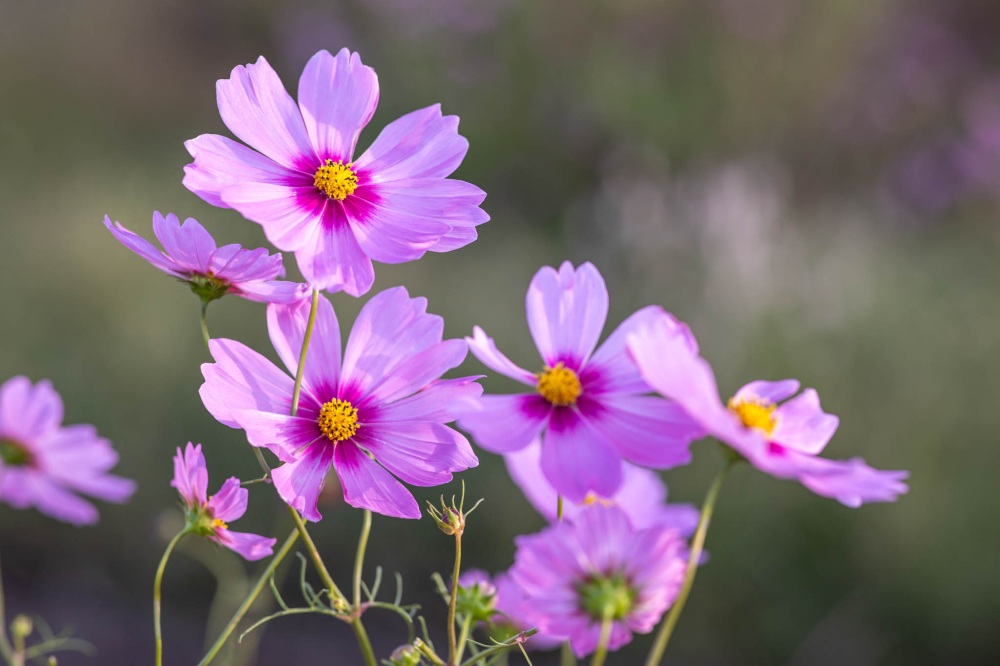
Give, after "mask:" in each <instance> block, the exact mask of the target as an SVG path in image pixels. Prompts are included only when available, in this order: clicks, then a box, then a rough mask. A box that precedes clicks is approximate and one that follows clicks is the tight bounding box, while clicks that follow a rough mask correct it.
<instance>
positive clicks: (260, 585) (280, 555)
mask: <svg viewBox="0 0 1000 666" xmlns="http://www.w3.org/2000/svg"><path fill="white" fill-rule="evenodd" d="M298 538H299V531H298V530H297V529H296V530H292V533H291V534H289V535H288V538H287V539H285V543H284V544H282V546H281V549H280V550H279V551H278V552H277V553H275V554H274V557H272V558H271V563H270V564H268V565H267V568H266V569H264V571H263V572H262V573H261V574H260V578H258V579H257V584H256V585H254V586H253V588H252V589H251V590H250V594H248V595H247V598H246V599H244V600H243V603H242V604H240V607H239V608H237V609H236V612H235V613H234V614H233V618H232V619H231V620H229V624H227V625H226V627H225V629H223V630H222V633H221V634H219V638H218V639H217V640H216V641H215V644H214V645H213V646H212V648H211V649H210V650H209V651H208V654H206V655H205V656H204V658H202V660H201V661H200V662H198V666H207V665H208V664H209V663H211V661H212V660H213V659H215V656H216V655H217V654H219V650H221V649H222V648H223V646H225V644H226V641H228V640H229V637H230V636H232V635H233V632H234V631H236V625H238V624H239V623H240V621H241V620H242V619H243V617H244V616H245V615H246V614H247V611H249V610H250V607H251V606H253V602H254V601H256V600H257V597H258V596H259V595H260V592H261V590H263V589H264V587H265V586H266V585H267V584H268V581H270V580H271V576H272V575H273V574H274V571H275V569H277V568H278V565H279V564H281V561H282V560H283V559H285V556H286V555H288V553H289V551H291V550H292V546H294V545H295V541H296V540H297V539H298Z"/></svg>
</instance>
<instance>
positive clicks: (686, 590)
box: [646, 458, 738, 666]
mask: <svg viewBox="0 0 1000 666" xmlns="http://www.w3.org/2000/svg"><path fill="white" fill-rule="evenodd" d="M737 460H738V458H730V459H729V460H727V461H726V466H725V467H723V468H722V470H721V471H720V472H719V473H718V474H717V475H716V477H715V480H714V481H712V485H711V486H710V487H709V489H708V494H707V495H705V501H704V503H702V505H701V516H699V518H698V528H697V529H696V530H695V533H694V539H693V540H692V542H691V555H690V556H689V557H688V563H687V573H685V575H684V584H683V585H682V586H681V591H680V594H678V595H677V601H675V602H674V606H673V608H671V609H670V613H668V614H667V617H666V619H664V620H663V623H662V624H661V625H660V630H659V631H658V632H657V633H656V640H655V641H654V642H653V648H652V649H651V650H650V651H649V656H648V657H646V666H658V665H659V663H660V662H661V661H662V660H663V652H664V651H665V650H666V649H667V643H669V642H670V636H671V635H672V634H673V633H674V627H676V626H677V621H678V620H679V619H680V617H681V612H682V611H683V610H684V604H685V603H687V598H688V595H689V594H691V587H692V586H693V585H694V576H695V573H697V571H698V561H699V560H701V552H702V550H704V548H705V537H706V535H707V534H708V525H709V523H711V522H712V512H713V511H714V510H715V502H716V500H718V499H719V491H720V490H721V489H722V482H723V481H725V480H726V475H727V474H728V473H729V470H730V469H731V468H732V466H733V464H734V463H735V462H736V461H737Z"/></svg>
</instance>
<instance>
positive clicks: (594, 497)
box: [580, 493, 615, 506]
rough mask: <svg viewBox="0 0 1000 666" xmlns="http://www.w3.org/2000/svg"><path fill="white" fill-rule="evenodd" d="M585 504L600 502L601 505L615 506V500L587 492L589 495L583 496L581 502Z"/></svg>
mask: <svg viewBox="0 0 1000 666" xmlns="http://www.w3.org/2000/svg"><path fill="white" fill-rule="evenodd" d="M580 504H582V505H583V506H594V505H595V504H600V505H601V506H615V501H614V500H612V499H608V498H606V497H601V496H600V495H596V494H594V493H587V496H586V497H584V498H583V501H582V502H580Z"/></svg>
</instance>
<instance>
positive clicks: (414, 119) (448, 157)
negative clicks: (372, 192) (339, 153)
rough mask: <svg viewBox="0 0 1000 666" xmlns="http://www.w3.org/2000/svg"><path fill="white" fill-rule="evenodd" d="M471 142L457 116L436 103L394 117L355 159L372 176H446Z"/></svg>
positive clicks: (384, 179)
mask: <svg viewBox="0 0 1000 666" xmlns="http://www.w3.org/2000/svg"><path fill="white" fill-rule="evenodd" d="M468 150H469V142H468V141H467V140H466V139H465V137H463V136H461V135H460V134H459V133H458V116H442V115H441V105H440V104H434V105H432V106H428V107H426V108H423V109H418V110H416V111H411V112H410V113H408V114H406V115H405V116H402V117H400V118H397V119H396V120H394V121H392V122H391V123H389V124H388V125H386V126H385V128H384V129H383V130H382V131H381V132H380V133H379V135H378V137H376V139H375V141H374V142H372V145H371V146H370V147H369V148H368V150H366V151H365V152H364V154H363V155H361V157H359V158H358V159H356V160H355V164H356V165H357V166H358V169H363V170H365V171H369V172H370V173H371V174H372V180H374V181H376V182H389V181H393V180H404V179H407V178H447V177H448V176H450V175H451V174H452V172H454V171H455V169H457V168H458V165H459V164H461V163H462V160H463V159H464V158H465V153H466V152H467V151H468Z"/></svg>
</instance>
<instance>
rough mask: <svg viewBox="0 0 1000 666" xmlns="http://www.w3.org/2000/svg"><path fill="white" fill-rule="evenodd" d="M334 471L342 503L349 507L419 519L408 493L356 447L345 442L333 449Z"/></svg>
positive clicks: (413, 501)
mask: <svg viewBox="0 0 1000 666" xmlns="http://www.w3.org/2000/svg"><path fill="white" fill-rule="evenodd" d="M334 469H336V470H337V476H338V477H339V478H340V485H341V486H342V487H343V489H344V501H346V502H347V503H348V504H350V505H351V506H353V507H357V508H359V509H369V510H370V511H374V512H375V513H380V514H382V515H384V516H394V517H396V518H414V519H418V518H420V508H419V507H418V506H417V501H416V500H415V499H413V495H411V494H410V491H408V490H407V489H406V488H404V487H403V484H401V483H400V482H399V481H397V480H396V479H394V478H393V477H392V475H391V474H389V472H387V471H385V470H384V469H383V468H382V467H381V466H380V465H379V464H378V463H376V462H375V461H374V460H372V459H371V458H369V457H368V456H366V455H365V454H364V453H363V452H362V451H361V449H359V448H358V447H357V445H356V444H354V443H352V442H350V441H347V442H341V443H340V444H339V445H337V447H336V451H335V453H334Z"/></svg>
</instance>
